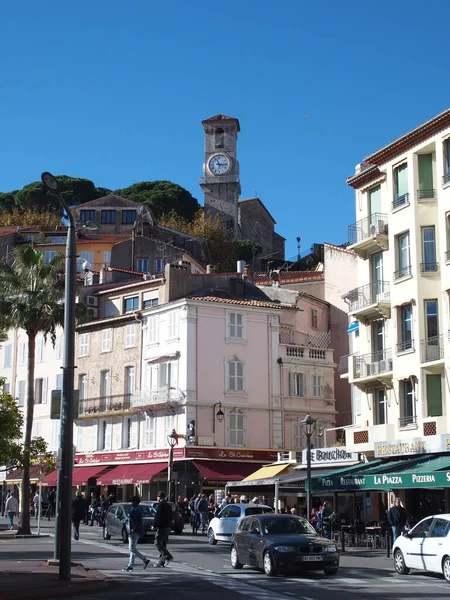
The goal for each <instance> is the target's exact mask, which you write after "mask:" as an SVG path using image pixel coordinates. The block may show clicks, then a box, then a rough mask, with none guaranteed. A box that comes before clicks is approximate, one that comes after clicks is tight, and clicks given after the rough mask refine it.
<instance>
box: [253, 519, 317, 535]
mask: <svg viewBox="0 0 450 600" xmlns="http://www.w3.org/2000/svg"><path fill="white" fill-rule="evenodd" d="M261 525H262V530H263V534H264V535H299V534H300V535H302V534H305V533H306V534H316V535H317V532H316V530H315V529H314V527H313V526H312V525H310V524H309V523H308V521H306V520H305V519H296V518H295V517H292V518H287V519H284V518H283V519H263V520H262V522H261Z"/></svg>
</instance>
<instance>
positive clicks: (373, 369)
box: [370, 361, 383, 375]
mask: <svg viewBox="0 0 450 600" xmlns="http://www.w3.org/2000/svg"><path fill="white" fill-rule="evenodd" d="M381 362H383V361H381ZM380 366H381V363H379V362H373V363H371V364H370V374H371V375H378V373H379V372H380Z"/></svg>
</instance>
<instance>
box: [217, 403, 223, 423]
mask: <svg viewBox="0 0 450 600" xmlns="http://www.w3.org/2000/svg"><path fill="white" fill-rule="evenodd" d="M216 417H217V420H218V421H219V423H222V421H223V420H224V418H225V413H224V412H223V410H222V405H220V406H219V410H218V411H217V412H216Z"/></svg>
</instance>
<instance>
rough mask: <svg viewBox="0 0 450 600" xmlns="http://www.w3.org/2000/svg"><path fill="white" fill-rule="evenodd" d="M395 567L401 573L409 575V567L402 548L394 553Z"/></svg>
mask: <svg viewBox="0 0 450 600" xmlns="http://www.w3.org/2000/svg"><path fill="white" fill-rule="evenodd" d="M394 567H395V570H396V571H397V573H398V574H399V575H408V573H409V569H408V567H407V566H406V565H405V558H404V556H403V552H402V551H401V550H396V551H395V553H394Z"/></svg>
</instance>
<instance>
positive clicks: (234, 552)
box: [208, 536, 244, 569]
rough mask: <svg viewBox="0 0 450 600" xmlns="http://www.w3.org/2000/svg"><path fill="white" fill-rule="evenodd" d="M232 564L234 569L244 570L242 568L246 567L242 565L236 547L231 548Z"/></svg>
mask: <svg viewBox="0 0 450 600" xmlns="http://www.w3.org/2000/svg"><path fill="white" fill-rule="evenodd" d="M208 538H209V536H208ZM230 562H231V566H232V567H233V569H242V567H243V566H244V565H243V564H242V563H240V562H239V556H238V551H237V548H236V546H231V550H230Z"/></svg>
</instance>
